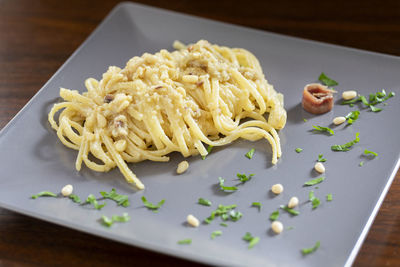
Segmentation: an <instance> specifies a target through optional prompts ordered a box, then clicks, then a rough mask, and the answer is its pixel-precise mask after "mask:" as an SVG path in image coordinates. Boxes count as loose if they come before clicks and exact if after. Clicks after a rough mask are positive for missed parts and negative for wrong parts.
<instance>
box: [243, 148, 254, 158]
mask: <svg viewBox="0 0 400 267" xmlns="http://www.w3.org/2000/svg"><path fill="white" fill-rule="evenodd" d="M255 151H256V150H255V149H254V148H252V149H250V150H249V152H247V153H246V155H245V156H246V157H247V158H249V159H252V158H253V155H254V152H255Z"/></svg>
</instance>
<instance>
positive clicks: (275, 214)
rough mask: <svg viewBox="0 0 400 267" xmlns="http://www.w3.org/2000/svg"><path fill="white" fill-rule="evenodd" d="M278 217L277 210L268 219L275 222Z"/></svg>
mask: <svg viewBox="0 0 400 267" xmlns="http://www.w3.org/2000/svg"><path fill="white" fill-rule="evenodd" d="M278 217H279V209H277V210H276V211H274V212H272V213H271V215H269V219H270V220H271V221H276V220H277V219H278Z"/></svg>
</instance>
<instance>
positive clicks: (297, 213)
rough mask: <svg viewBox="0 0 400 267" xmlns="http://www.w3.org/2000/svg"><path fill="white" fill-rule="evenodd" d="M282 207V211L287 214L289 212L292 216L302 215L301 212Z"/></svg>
mask: <svg viewBox="0 0 400 267" xmlns="http://www.w3.org/2000/svg"><path fill="white" fill-rule="evenodd" d="M280 207H281V209H283V210H284V211H286V212H289V213H290V214H292V215H299V214H300V212H299V211H298V210H294V209H291V208H289V207H288V206H285V205H281V206H280ZM270 218H271V217H270Z"/></svg>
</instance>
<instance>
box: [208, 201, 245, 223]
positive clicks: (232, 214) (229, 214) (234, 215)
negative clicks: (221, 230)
mask: <svg viewBox="0 0 400 267" xmlns="http://www.w3.org/2000/svg"><path fill="white" fill-rule="evenodd" d="M236 206H237V205H228V206H224V205H218V208H217V209H216V210H214V211H212V212H211V215H210V216H208V217H207V218H206V219H204V222H205V223H207V224H209V223H211V221H213V220H214V219H215V217H217V216H221V218H222V220H224V221H227V220H228V219H229V218H231V220H232V221H237V220H239V219H240V218H241V217H242V213H241V212H238V211H237V212H236V211H234V210H233V209H234V208H236Z"/></svg>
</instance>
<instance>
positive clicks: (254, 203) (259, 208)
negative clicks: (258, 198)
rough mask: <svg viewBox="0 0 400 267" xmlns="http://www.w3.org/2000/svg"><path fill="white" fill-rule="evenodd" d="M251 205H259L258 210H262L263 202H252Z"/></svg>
mask: <svg viewBox="0 0 400 267" xmlns="http://www.w3.org/2000/svg"><path fill="white" fill-rule="evenodd" d="M251 206H252V207H257V208H258V211H261V206H262V205H261V203H260V202H253V203H251Z"/></svg>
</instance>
